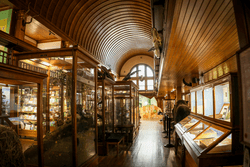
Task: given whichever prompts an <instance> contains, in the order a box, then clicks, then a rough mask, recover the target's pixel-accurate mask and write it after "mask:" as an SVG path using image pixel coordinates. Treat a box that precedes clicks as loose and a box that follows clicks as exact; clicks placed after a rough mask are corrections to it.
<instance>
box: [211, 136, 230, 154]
mask: <svg viewBox="0 0 250 167" xmlns="http://www.w3.org/2000/svg"><path fill="white" fill-rule="evenodd" d="M228 152H232V135H231V134H230V135H228V136H227V137H226V138H225V139H224V140H222V141H221V142H220V143H218V144H217V145H216V146H215V147H214V148H212V149H211V150H210V151H209V152H208V154H214V153H228Z"/></svg>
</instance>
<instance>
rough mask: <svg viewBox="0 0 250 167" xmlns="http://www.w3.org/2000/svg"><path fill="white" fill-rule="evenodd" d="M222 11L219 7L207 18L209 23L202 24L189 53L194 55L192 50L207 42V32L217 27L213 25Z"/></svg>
mask: <svg viewBox="0 0 250 167" xmlns="http://www.w3.org/2000/svg"><path fill="white" fill-rule="evenodd" d="M223 5H225V6H227V5H228V4H223ZM223 11H224V8H222V7H220V8H219V10H218V12H216V13H214V15H211V17H210V18H211V20H210V19H209V24H208V23H206V24H205V25H204V29H203V30H202V31H201V32H200V35H199V38H196V40H195V42H194V44H193V47H192V49H190V51H189V52H188V54H189V55H194V52H195V51H197V50H199V47H200V46H201V44H203V43H207V40H206V36H208V34H209V32H212V30H211V28H213V27H217V26H216V25H214V24H215V21H217V18H218V17H219V16H220V15H221V13H222V12H223ZM225 13H227V12H225ZM211 14H212V13H211ZM196 56H199V55H197V54H196ZM174 63H175V62H174Z"/></svg>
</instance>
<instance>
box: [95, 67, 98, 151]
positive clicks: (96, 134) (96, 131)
mask: <svg viewBox="0 0 250 167" xmlns="http://www.w3.org/2000/svg"><path fill="white" fill-rule="evenodd" d="M97 75H98V72H97V68H96V67H95V97H94V98H95V104H94V106H95V138H96V140H95V150H96V154H97V155H98V127H97V84H98V83H97Z"/></svg>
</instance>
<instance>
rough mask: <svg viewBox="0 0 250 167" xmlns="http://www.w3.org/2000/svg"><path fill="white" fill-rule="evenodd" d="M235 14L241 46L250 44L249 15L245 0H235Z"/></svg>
mask: <svg viewBox="0 0 250 167" xmlns="http://www.w3.org/2000/svg"><path fill="white" fill-rule="evenodd" d="M232 2H233V7H234V14H235V20H236V25H237V31H238V36H239V44H240V48H243V47H245V46H246V45H248V44H249V40H250V39H249V31H248V28H249V25H248V22H247V19H249V18H247V16H246V11H245V6H244V1H243V0H233V1H232Z"/></svg>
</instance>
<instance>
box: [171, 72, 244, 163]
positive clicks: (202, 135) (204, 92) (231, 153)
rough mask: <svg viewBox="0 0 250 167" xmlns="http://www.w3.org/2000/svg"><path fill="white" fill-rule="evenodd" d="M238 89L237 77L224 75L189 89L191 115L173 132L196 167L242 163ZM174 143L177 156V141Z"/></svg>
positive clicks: (176, 126) (178, 124)
mask: <svg viewBox="0 0 250 167" xmlns="http://www.w3.org/2000/svg"><path fill="white" fill-rule="evenodd" d="M237 88H238V83H237V76H236V74H227V75H224V76H223V77H221V78H219V79H217V80H215V81H212V82H209V83H206V84H204V85H199V86H197V87H194V88H192V89H191V90H190V91H191V96H192V92H195V94H194V95H195V96H194V97H193V99H195V102H194V101H191V103H193V104H191V106H193V107H192V108H193V109H194V110H193V113H191V115H190V116H187V117H186V118H184V119H183V120H182V121H180V122H179V123H177V124H176V125H175V129H176V137H179V139H180V140H181V143H183V147H184V150H187V151H188V152H189V154H190V155H191V157H192V158H193V159H194V161H195V162H196V165H197V166H200V167H206V166H210V165H212V166H224V165H225V166H226V165H241V164H242V158H243V151H242V146H241V145H240V143H239V109H238V99H239V98H238V89H237ZM211 90H212V91H211ZM210 92H212V94H211V93H210ZM200 93H201V96H200V97H198V98H197V96H199V94H200ZM210 98H211V99H210ZM191 99H192V97H191ZM196 100H197V101H196ZM198 100H200V101H199V102H198ZM199 107H200V108H199ZM199 110H200V111H199ZM220 114H221V115H220ZM218 115H220V116H218ZM175 142H176V143H175V146H176V153H177V147H178V143H177V142H178V140H176V141H175ZM183 161H185V157H184V158H183ZM183 163H184V162H183Z"/></svg>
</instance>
